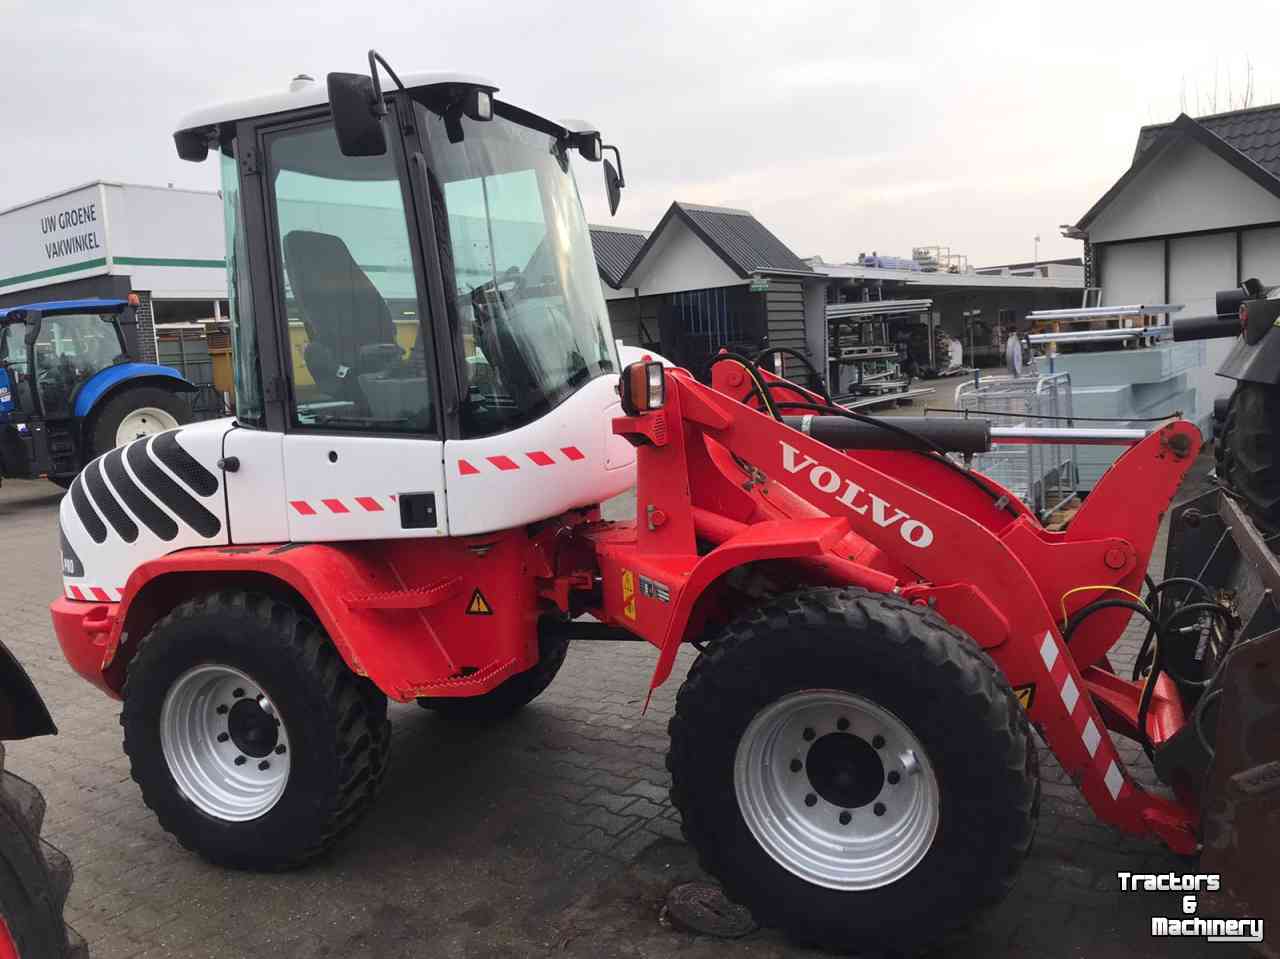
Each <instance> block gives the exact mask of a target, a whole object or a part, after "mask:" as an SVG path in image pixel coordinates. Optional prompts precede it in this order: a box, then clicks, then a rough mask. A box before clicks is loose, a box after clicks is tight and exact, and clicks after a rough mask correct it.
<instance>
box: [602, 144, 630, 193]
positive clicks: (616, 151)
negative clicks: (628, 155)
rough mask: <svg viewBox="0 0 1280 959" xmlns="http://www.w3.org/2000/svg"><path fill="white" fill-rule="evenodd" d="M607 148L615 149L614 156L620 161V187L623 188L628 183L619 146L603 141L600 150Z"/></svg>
mask: <svg viewBox="0 0 1280 959" xmlns="http://www.w3.org/2000/svg"><path fill="white" fill-rule="evenodd" d="M605 150H612V151H613V158H614V160H616V161H617V163H618V189H619V190H621V189H622V188H623V187H625V186H626V185H627V178H626V176H625V175H624V174H623V172H622V154H621V153H619V152H618V148H617V147H616V146H614V145H613V144H611V143H603V144H601V145H600V152H601V153H603V152H604V151H605Z"/></svg>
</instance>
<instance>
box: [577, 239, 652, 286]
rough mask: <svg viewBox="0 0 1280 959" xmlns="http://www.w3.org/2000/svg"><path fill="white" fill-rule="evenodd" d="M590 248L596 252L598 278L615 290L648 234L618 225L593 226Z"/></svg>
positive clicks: (620, 284)
mask: <svg viewBox="0 0 1280 959" xmlns="http://www.w3.org/2000/svg"><path fill="white" fill-rule="evenodd" d="M590 229H591V248H592V250H594V251H595V254H596V267H597V268H598V269H599V270H600V278H601V279H603V280H604V281H605V282H606V283H608V284H609V285H610V286H611V287H613V288H614V289H615V290H617V289H620V288H621V286H622V277H623V274H625V273H626V272H627V268H628V267H629V266H631V263H632V261H633V260H634V259H635V257H636V254H637V253H639V252H640V248H641V247H643V246H644V241H645V240H646V239H648V238H649V234H647V233H645V232H644V230H629V229H627V228H625V227H618V226H593V227H591V228H590Z"/></svg>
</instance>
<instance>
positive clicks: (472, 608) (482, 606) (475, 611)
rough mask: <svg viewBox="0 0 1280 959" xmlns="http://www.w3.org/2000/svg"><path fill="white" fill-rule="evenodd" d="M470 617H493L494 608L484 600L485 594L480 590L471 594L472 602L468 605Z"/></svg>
mask: <svg viewBox="0 0 1280 959" xmlns="http://www.w3.org/2000/svg"><path fill="white" fill-rule="evenodd" d="M467 615H468V616H492V615H493V607H492V606H490V605H489V601H488V600H487V599H485V598H484V593H482V592H480V590H479V588H477V589H476V591H475V592H474V593H472V594H471V602H469V603H467Z"/></svg>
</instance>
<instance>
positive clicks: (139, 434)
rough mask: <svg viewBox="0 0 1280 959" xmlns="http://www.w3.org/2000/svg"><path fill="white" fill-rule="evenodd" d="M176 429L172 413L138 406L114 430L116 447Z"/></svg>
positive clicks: (153, 407)
mask: <svg viewBox="0 0 1280 959" xmlns="http://www.w3.org/2000/svg"><path fill="white" fill-rule="evenodd" d="M177 428H178V421H177V419H175V418H174V415H173V414H172V413H168V412H166V411H165V410H162V409H160V408H159V407H156V406H140V407H138V409H136V410H133V411H132V412H130V413H129V415H128V416H126V417H125V418H124V419H123V420H121V422H120V425H119V426H118V427H117V428H116V446H124V444H125V443H131V442H133V441H134V440H140V439H142V438H143V437H145V436H151V435H152V434H154V433H163V432H164V431H165V430H173V429H177Z"/></svg>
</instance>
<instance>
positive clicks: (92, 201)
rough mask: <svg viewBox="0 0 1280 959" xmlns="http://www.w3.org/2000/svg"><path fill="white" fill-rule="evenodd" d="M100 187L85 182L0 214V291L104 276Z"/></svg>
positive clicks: (105, 243)
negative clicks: (79, 185) (83, 184)
mask: <svg viewBox="0 0 1280 959" xmlns="http://www.w3.org/2000/svg"><path fill="white" fill-rule="evenodd" d="M107 255H108V230H107V220H106V210H105V204H104V202H103V193H102V187H101V185H100V184H97V183H91V184H88V185H86V186H83V187H77V188H75V189H73V190H67V191H65V192H63V193H60V194H57V195H55V196H51V197H45V198H43V199H40V200H33V201H31V202H29V203H24V204H21V205H19V206H16V207H11V208H10V209H8V210H5V211H4V212H3V213H0V293H16V292H19V291H21V290H31V289H36V288H37V287H42V286H48V285H50V284H53V283H65V282H66V281H68V280H76V279H81V278H83V277H87V276H94V275H99V274H103V273H106V272H107V266H106V258H107Z"/></svg>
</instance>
